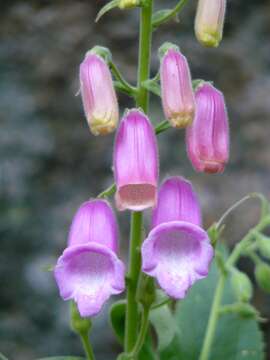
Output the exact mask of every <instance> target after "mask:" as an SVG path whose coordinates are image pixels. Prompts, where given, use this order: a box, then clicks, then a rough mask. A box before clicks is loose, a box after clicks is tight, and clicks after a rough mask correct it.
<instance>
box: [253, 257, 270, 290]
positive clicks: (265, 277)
mask: <svg viewBox="0 0 270 360" xmlns="http://www.w3.org/2000/svg"><path fill="white" fill-rule="evenodd" d="M255 277H256V280H257V283H258V285H259V287H260V288H261V289H262V290H264V291H265V292H267V293H270V266H269V265H267V264H266V263H260V264H259V265H257V266H256V269H255Z"/></svg>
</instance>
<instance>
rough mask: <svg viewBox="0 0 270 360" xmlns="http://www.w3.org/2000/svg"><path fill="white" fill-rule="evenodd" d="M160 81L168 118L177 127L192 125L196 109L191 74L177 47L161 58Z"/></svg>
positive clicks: (164, 107) (163, 103) (164, 108)
mask: <svg viewBox="0 0 270 360" xmlns="http://www.w3.org/2000/svg"><path fill="white" fill-rule="evenodd" d="M160 83H161V99H162V105H163V110H164V113H165V116H166V118H167V119H168V120H169V121H170V123H171V124H172V126H173V127H176V128H183V127H186V126H187V125H190V124H191V123H192V120H193V117H194V111H195V102H194V95H193V90H192V82H191V75H190V70H189V66H188V62H187V60H186V58H185V56H184V55H182V54H181V53H180V51H177V50H176V49H175V48H170V49H169V50H168V51H167V52H166V53H165V55H164V56H163V58H162V60H161V65H160Z"/></svg>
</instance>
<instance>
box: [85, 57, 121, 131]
mask: <svg viewBox="0 0 270 360" xmlns="http://www.w3.org/2000/svg"><path fill="white" fill-rule="evenodd" d="M80 84H81V94H82V101H83V107H84V112H85V116H86V118H87V122H88V125H89V127H90V130H91V132H92V133H93V134H94V135H106V134H108V133H110V132H112V131H113V130H114V129H115V128H116V126H117V123H118V118H119V110H118V103H117V98H116V94H115V90H114V87H113V81H112V76H111V73H110V70H109V68H108V66H107V64H106V62H105V61H104V60H103V58H102V57H100V56H99V55H96V54H92V53H91V52H88V53H86V56H85V59H84V60H83V62H82V63H81V65H80Z"/></svg>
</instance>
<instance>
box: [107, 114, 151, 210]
mask: <svg viewBox="0 0 270 360" xmlns="http://www.w3.org/2000/svg"><path fill="white" fill-rule="evenodd" d="M114 177H115V183H116V187H117V191H116V205H117V207H118V209H119V210H125V209H129V210H133V211H141V210H143V209H146V208H148V207H152V206H154V205H155V203H156V193H157V182H158V148H157V141H156V136H155V132H154V129H153V126H152V125H151V123H150V121H149V119H148V118H147V116H146V115H145V114H144V113H142V112H141V111H139V110H137V109H133V110H130V111H128V112H127V113H126V115H125V116H124V118H123V119H122V121H121V123H120V126H119V129H118V132H117V135H116V140H115V146H114Z"/></svg>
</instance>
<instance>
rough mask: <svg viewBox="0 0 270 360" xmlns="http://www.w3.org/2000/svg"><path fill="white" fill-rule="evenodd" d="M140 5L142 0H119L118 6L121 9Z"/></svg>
mask: <svg viewBox="0 0 270 360" xmlns="http://www.w3.org/2000/svg"><path fill="white" fill-rule="evenodd" d="M139 5H140V0H119V4H118V7H119V8H120V9H122V10H123V9H132V8H134V7H136V6H139Z"/></svg>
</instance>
